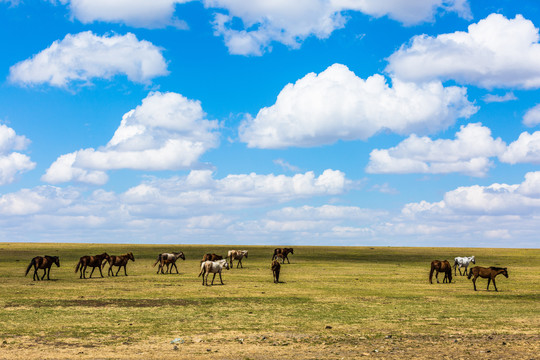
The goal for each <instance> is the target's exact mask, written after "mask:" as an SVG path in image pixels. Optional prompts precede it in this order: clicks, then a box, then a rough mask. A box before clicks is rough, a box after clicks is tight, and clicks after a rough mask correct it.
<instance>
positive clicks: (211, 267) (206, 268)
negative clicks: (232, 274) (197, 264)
mask: <svg viewBox="0 0 540 360" xmlns="http://www.w3.org/2000/svg"><path fill="white" fill-rule="evenodd" d="M223 268H225V269H227V270H229V263H228V262H227V260H226V259H221V260H218V261H205V262H203V263H201V272H200V273H199V276H201V275H202V276H203V279H202V284H203V286H204V284H205V282H206V286H208V275H209V274H210V273H213V274H214V277H213V278H212V285H214V279H215V278H216V274H219V280H220V281H221V285H224V284H223V279H222V278H221V271H222V270H223ZM205 280H206V281H205Z"/></svg>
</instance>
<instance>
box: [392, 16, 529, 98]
mask: <svg viewBox="0 0 540 360" xmlns="http://www.w3.org/2000/svg"><path fill="white" fill-rule="evenodd" d="M538 40H539V35H538V29H537V28H536V27H535V26H534V24H533V23H532V22H531V21H530V20H527V19H525V18H524V17H523V16H521V15H517V16H516V17H515V18H514V19H507V18H505V17H504V16H503V15H500V14H491V15H489V16H488V17H487V18H485V19H483V20H481V21H479V22H478V23H476V24H472V25H470V26H469V28H468V31H467V32H462V31H458V32H454V33H449V34H442V35H439V36H437V37H435V38H434V37H430V36H427V35H419V36H415V37H414V38H412V40H411V42H410V44H409V45H406V46H402V48H401V49H400V50H398V51H397V52H395V53H394V54H393V55H391V56H390V57H389V64H388V67H387V68H386V70H387V71H388V72H390V73H391V74H393V76H396V77H398V78H400V79H402V80H404V81H415V82H419V81H431V80H433V79H440V80H448V79H452V80H456V81H457V82H459V83H462V84H472V85H477V86H481V87H485V88H494V87H503V88H504V87H516V88H524V89H535V88H539V87H540V63H539V62H538V58H540V44H539V43H538Z"/></svg>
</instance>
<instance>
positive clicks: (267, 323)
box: [0, 243, 540, 359]
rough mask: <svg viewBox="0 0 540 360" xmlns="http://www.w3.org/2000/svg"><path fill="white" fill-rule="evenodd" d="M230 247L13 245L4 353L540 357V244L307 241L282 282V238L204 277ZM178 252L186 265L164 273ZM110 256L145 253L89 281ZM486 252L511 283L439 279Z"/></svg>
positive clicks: (3, 246)
mask: <svg viewBox="0 0 540 360" xmlns="http://www.w3.org/2000/svg"><path fill="white" fill-rule="evenodd" d="M229 248H231V247H224V246H210V245H208V246H202V245H201V246H199V245H197V246H195V245H190V246H188V245H181V246H170V245H109V244H18V243H0V359H29V358H36V359H73V358H77V359H79V358H80V359H148V358H160V359H167V358H175V359H178V358H185V359H205V358H208V359H210V358H212V359H274V358H275V359H277V358H286V359H288V358H295V359H342V358H345V359H349V358H357V357H375V358H385V359H401V358H412V357H415V358H433V357H441V358H450V357H452V358H456V359H459V358H462V359H468V358H477V359H478V358H480V359H481V358H486V359H487V358H489V359H496V358H514V359H534V358H538V355H537V354H538V353H539V352H540V345H539V343H540V341H539V340H540V250H520V249H457V248H386V247H385V248H382V247H374V248H371V247H352V248H343V247H339V248H338V247H295V254H294V255H290V259H291V264H290V265H289V264H285V265H283V266H282V275H281V280H282V281H283V283H281V284H274V283H273V282H272V274H271V271H270V269H269V267H270V258H271V254H272V250H273V247H257V246H250V247H245V248H247V249H249V258H248V259H245V260H244V266H245V268H244V269H232V270H230V271H226V272H225V273H224V274H223V279H224V282H225V285H224V286H221V285H218V286H212V287H203V286H201V279H200V278H198V277H197V274H198V273H199V260H200V258H201V257H202V254H204V253H206V252H215V253H218V254H219V253H221V254H226V251H227V250H228V249H229ZM175 250H182V251H184V253H185V254H186V257H187V259H186V261H182V260H179V263H178V267H179V270H180V274H179V275H176V274H174V275H158V274H156V268H153V267H152V265H153V263H154V261H155V258H156V255H157V254H158V253H160V252H163V251H175ZM103 251H106V252H108V253H109V254H121V253H125V252H127V251H132V252H133V253H134V254H135V258H136V261H135V262H130V263H129V265H128V275H129V276H127V277H125V276H118V277H114V278H113V277H107V276H106V273H105V278H100V277H99V274H98V275H97V277H96V273H94V278H92V279H88V280H81V279H79V276H78V274H75V273H74V268H75V265H76V263H77V261H78V259H79V257H80V256H82V255H87V254H97V253H101V252H103ZM43 254H47V255H58V256H60V261H61V267H60V268H56V267H53V269H52V271H51V278H52V279H53V280H51V281H39V282H38V281H32V277H31V273H30V274H29V275H28V276H27V277H24V271H25V269H26V266H27V265H28V263H29V261H30V259H31V258H32V257H34V256H36V255H43ZM473 254H474V255H475V256H476V258H477V265H483V266H505V267H508V270H509V278H508V279H506V278H504V277H502V276H499V277H497V287H498V288H499V292H495V291H489V292H488V291H486V290H485V288H486V284H487V281H486V280H479V281H478V283H477V286H478V289H479V291H477V292H474V291H473V288H472V283H471V282H470V281H469V280H467V279H466V277H460V276H459V274H458V276H457V277H455V278H454V282H453V283H452V284H432V285H431V284H429V282H428V273H429V264H430V262H431V260H433V259H449V260H450V259H453V258H454V257H455V256H468V255H473ZM40 272H41V271H40ZM121 273H122V272H121ZM175 339H176V341H175Z"/></svg>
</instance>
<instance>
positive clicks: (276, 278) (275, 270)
mask: <svg viewBox="0 0 540 360" xmlns="http://www.w3.org/2000/svg"><path fill="white" fill-rule="evenodd" d="M271 269H272V274H273V275H274V283H275V284H278V283H279V271H280V270H281V264H280V263H279V261H277V260H273V261H272V266H271Z"/></svg>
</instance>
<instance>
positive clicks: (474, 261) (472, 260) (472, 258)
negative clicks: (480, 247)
mask: <svg viewBox="0 0 540 360" xmlns="http://www.w3.org/2000/svg"><path fill="white" fill-rule="evenodd" d="M471 262H472V263H473V264H476V260H474V256H471Z"/></svg>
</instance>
